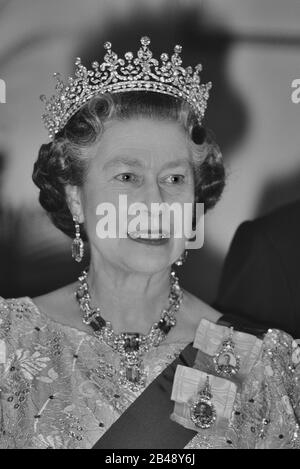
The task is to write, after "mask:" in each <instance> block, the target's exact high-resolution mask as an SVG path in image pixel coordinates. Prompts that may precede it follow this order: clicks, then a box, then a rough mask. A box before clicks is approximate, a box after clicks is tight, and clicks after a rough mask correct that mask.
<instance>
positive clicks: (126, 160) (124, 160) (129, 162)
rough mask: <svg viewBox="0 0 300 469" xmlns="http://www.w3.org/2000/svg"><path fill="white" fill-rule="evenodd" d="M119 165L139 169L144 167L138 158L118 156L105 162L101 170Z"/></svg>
mask: <svg viewBox="0 0 300 469" xmlns="http://www.w3.org/2000/svg"><path fill="white" fill-rule="evenodd" d="M120 163H121V164H124V165H126V166H134V167H139V168H143V167H144V165H143V164H142V163H141V161H140V160H139V159H138V158H130V157H128V156H118V157H117V158H114V159H113V160H110V161H107V162H106V163H105V164H104V165H103V169H108V168H111V167H112V166H117V165H118V164H120Z"/></svg>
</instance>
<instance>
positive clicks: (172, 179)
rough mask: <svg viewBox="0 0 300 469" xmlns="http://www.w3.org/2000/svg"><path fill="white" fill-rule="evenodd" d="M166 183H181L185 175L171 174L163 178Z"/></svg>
mask: <svg viewBox="0 0 300 469" xmlns="http://www.w3.org/2000/svg"><path fill="white" fill-rule="evenodd" d="M164 180H165V181H166V182H167V183H168V184H175V185H176V184H183V183H184V180H185V176H184V175H183V174H171V175H170V176H168V177H166V178H165V179H164Z"/></svg>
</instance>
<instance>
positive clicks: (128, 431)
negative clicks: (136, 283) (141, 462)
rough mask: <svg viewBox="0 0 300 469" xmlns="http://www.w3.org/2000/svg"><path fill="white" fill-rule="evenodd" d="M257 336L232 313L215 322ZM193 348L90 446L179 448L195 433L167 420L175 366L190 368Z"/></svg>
mask: <svg viewBox="0 0 300 469" xmlns="http://www.w3.org/2000/svg"><path fill="white" fill-rule="evenodd" d="M217 324H220V325H226V326H234V327H235V326H236V327H235V328H236V329H238V330H240V331H242V332H247V333H252V334H254V335H256V336H258V337H261V336H263V334H264V333H265V329H262V328H261V326H260V327H259V326H258V325H257V324H254V323H251V322H250V321H244V320H243V319H241V318H237V317H236V316H233V315H225V316H222V317H221V318H220V320H219V321H218V322H217ZM196 355H197V349H195V348H194V347H193V344H192V343H190V344H189V345H187V346H186V347H185V348H184V349H183V350H182V352H181V353H180V355H179V357H177V358H176V359H175V360H174V361H173V362H172V363H171V364H170V365H168V366H167V367H166V368H165V369H164V370H163V371H162V372H161V373H160V375H158V376H157V377H156V379H155V380H153V381H152V382H151V383H150V384H149V386H147V388H146V389H145V390H144V391H143V392H142V394H140V396H139V397H138V398H137V399H136V400H135V401H134V402H133V403H132V404H131V405H130V406H129V407H128V409H126V410H125V412H123V414H122V415H121V416H120V417H119V418H118V420H116V422H114V423H113V424H112V425H111V427H110V428H109V429H108V430H107V431H106V432H105V433H104V435H102V436H101V437H100V439H99V440H98V441H97V442H96V443H95V445H94V446H93V447H92V449H182V448H184V447H185V446H186V445H187V443H188V442H189V441H191V439H192V438H193V437H194V436H195V435H196V433H197V432H196V431H194V430H190V429H187V428H184V427H183V426H182V425H179V424H178V423H177V422H174V421H173V420H171V419H170V415H171V413H172V411H173V407H174V403H173V401H172V400H171V393H172V386H173V379H174V374H175V371H176V368H177V365H184V366H188V367H193V365H194V362H195V358H196Z"/></svg>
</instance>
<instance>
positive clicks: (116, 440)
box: [92, 344, 197, 449]
mask: <svg viewBox="0 0 300 469" xmlns="http://www.w3.org/2000/svg"><path fill="white" fill-rule="evenodd" d="M196 354H197V350H196V349H195V348H193V346H192V344H189V345H187V346H186V347H185V348H184V349H183V351H182V352H181V353H180V355H179V357H177V358H176V360H174V361H173V362H172V363H171V364H170V365H168V366H167V368H165V369H164V370H163V372H162V373H161V374H160V375H159V376H157V378H156V379H155V380H153V381H152V383H150V384H149V386H147V388H146V389H145V391H143V392H142V394H141V395H140V396H139V397H138V398H137V399H136V400H135V401H134V402H133V403H132V404H131V405H130V406H129V407H128V409H127V410H125V412H123V414H122V415H121V416H120V417H119V418H118V420H117V421H116V422H115V423H113V424H112V426H111V427H110V428H109V429H108V430H107V431H106V432H105V433H104V435H103V436H102V437H101V438H100V439H99V440H98V441H97V443H96V444H95V445H94V446H93V448H92V449H116V448H118V449H123V448H127V449H128V448H130V449H164V448H165V449H171V448H174V449H175V448H176V449H177V448H184V446H185V445H186V444H187V443H188V442H189V441H190V440H191V439H192V438H193V437H194V436H195V434H196V432H195V431H193V430H188V429H186V428H184V427H183V426H182V425H179V424H178V423H176V422H173V421H172V420H171V419H170V414H171V413H172V411H173V407H174V403H173V401H171V393H172V386H173V379H174V374H175V370H176V367H177V365H184V366H193V364H194V361H195V358H196Z"/></svg>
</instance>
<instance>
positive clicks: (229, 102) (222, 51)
mask: <svg viewBox="0 0 300 469" xmlns="http://www.w3.org/2000/svg"><path fill="white" fill-rule="evenodd" d="M143 35H149V36H150V37H151V40H152V44H151V48H152V49H153V50H154V53H155V55H157V54H160V53H161V52H163V51H166V52H169V51H170V49H171V48H172V47H173V46H174V45H175V44H176V43H179V44H181V45H182V46H183V54H182V56H183V59H184V63H183V65H184V66H187V65H189V64H192V65H195V64H196V63H198V62H202V64H203V67H204V72H203V74H202V76H203V80H205V81H208V80H211V81H212V82H213V90H212V93H211V98H210V101H209V106H208V111H207V114H206V125H207V126H208V127H210V128H211V129H212V130H213V131H214V133H215V135H216V138H217V141H218V143H219V144H220V146H221V149H222V151H223V155H224V160H225V164H226V167H227V173H228V176H227V186H226V189H225V192H224V195H223V198H222V200H221V201H220V202H219V204H218V205H217V207H216V208H215V209H214V210H212V211H211V213H209V214H208V215H207V216H206V220H205V243H204V247H203V248H202V249H201V250H193V251H190V253H189V256H188V259H187V262H186V264H185V265H184V267H182V268H181V270H180V277H181V278H182V282H181V283H182V285H183V286H184V287H185V288H187V289H189V290H190V291H191V292H193V293H194V294H196V295H197V296H199V297H201V298H202V299H204V300H206V301H208V302H211V301H213V300H214V297H215V294H216V289H217V285H218V281H219V278H220V272H221V268H222V264H223V261H224V257H225V255H226V252H227V250H228V248H229V244H230V241H231V239H232V237H233V234H234V232H235V230H236V228H237V227H238V225H239V224H240V223H241V222H242V221H244V220H246V219H252V218H254V217H256V216H259V215H262V214H265V213H267V212H269V211H271V210H272V209H274V208H276V207H278V206H280V205H283V204H284V203H287V202H289V201H293V200H295V199H297V198H299V197H300V104H298V105H297V104H294V103H293V102H292V100H291V93H292V88H291V83H292V81H293V80H294V79H295V78H300V2H299V0H285V2H283V1H282V0H138V1H136V0H85V1H79V0H51V2H50V1H46V0H22V1H21V0H0V78H1V79H3V80H5V82H6V103H0V295H1V296H4V297H18V296H25V295H26V296H32V297H33V296H36V295H39V294H42V293H46V292H48V291H51V290H53V289H54V288H58V287H59V286H62V285H64V284H66V283H68V282H70V281H73V280H75V279H76V277H77V275H78V273H79V271H80V270H81V269H82V267H81V266H78V265H74V264H75V262H74V261H73V260H72V259H71V253H70V244H71V240H70V239H69V238H67V237H66V236H64V235H63V234H62V233H60V232H59V231H58V230H57V229H56V228H54V227H53V226H52V225H51V223H50V221H49V220H48V218H47V216H46V215H45V214H44V213H43V211H42V210H41V208H40V207H39V204H38V191H37V189H36V188H35V186H34V184H33V182H32V180H31V174H32V167H33V163H34V161H35V159H36V157H37V153H38V149H39V147H40V145H41V144H42V143H45V142H47V141H48V138H47V133H46V130H45V129H44V128H43V126H42V122H41V119H40V116H41V113H42V112H43V109H42V104H41V102H40V101H39V95H40V94H46V95H47V96H49V95H50V94H52V93H53V91H54V89H53V83H54V80H53V79H52V74H53V72H55V71H59V72H61V73H62V74H63V75H64V76H68V75H69V74H72V72H73V63H74V59H75V57H77V56H80V57H81V58H82V60H83V63H85V64H86V65H88V66H89V65H90V62H91V61H92V60H94V59H98V60H99V61H102V58H103V55H102V54H103V48H102V45H103V42H104V41H106V40H109V41H111V42H112V44H113V49H115V50H116V51H117V52H118V53H120V54H123V53H124V52H126V51H127V50H133V51H134V52H135V51H136V49H137V46H138V41H139V38H140V37H141V36H143Z"/></svg>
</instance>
